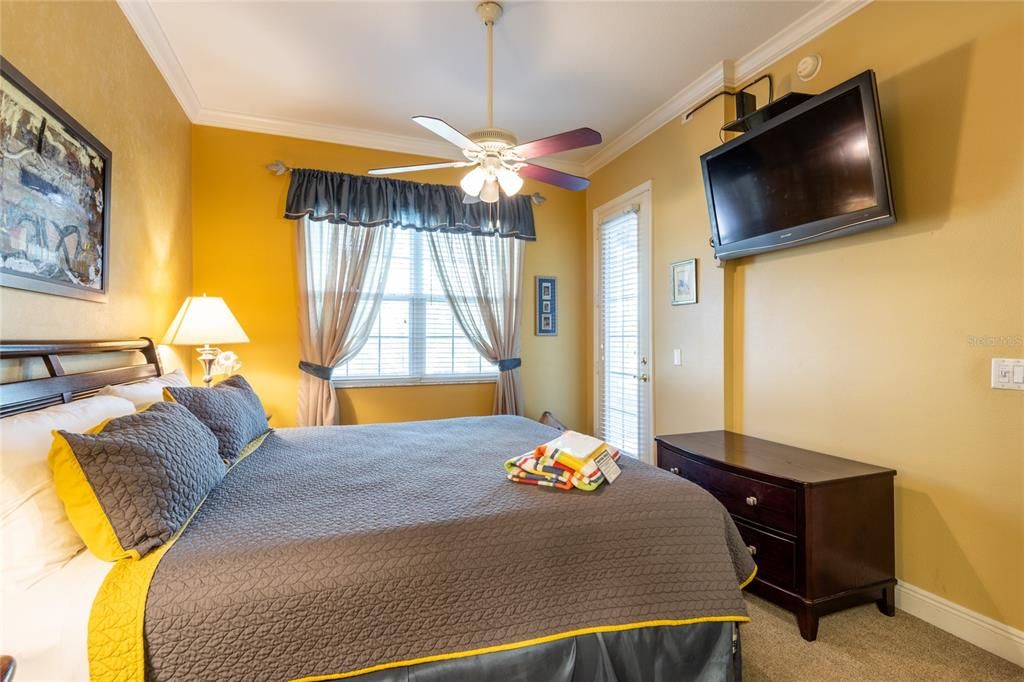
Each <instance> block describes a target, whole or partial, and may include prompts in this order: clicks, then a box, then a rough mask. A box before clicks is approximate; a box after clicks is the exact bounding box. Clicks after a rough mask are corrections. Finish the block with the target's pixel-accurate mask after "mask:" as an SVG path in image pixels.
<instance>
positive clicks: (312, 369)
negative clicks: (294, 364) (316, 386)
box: [299, 360, 334, 381]
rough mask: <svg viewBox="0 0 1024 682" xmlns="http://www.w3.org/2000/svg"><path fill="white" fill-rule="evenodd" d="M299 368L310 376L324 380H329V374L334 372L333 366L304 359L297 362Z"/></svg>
mask: <svg viewBox="0 0 1024 682" xmlns="http://www.w3.org/2000/svg"><path fill="white" fill-rule="evenodd" d="M299 369H301V370H302V371H303V372H305V373H306V374H309V375H310V376H314V377H316V378H317V379H323V380H324V381H330V380H331V374H332V373H333V372H334V368H333V367H326V366H325V365H318V364H316V363H313V362H306V361H305V360H302V361H301V362H299Z"/></svg>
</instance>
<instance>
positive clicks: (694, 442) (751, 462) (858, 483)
mask: <svg viewBox="0 0 1024 682" xmlns="http://www.w3.org/2000/svg"><path fill="white" fill-rule="evenodd" d="M656 440H657V442H658V466H659V467H661V468H662V469H667V470H668V471H671V472H672V473H674V474H677V475H679V476H682V477H683V478H685V479H687V480H689V481H692V482H694V483H696V484H697V485H699V486H701V487H702V488H704V489H705V490H707V491H708V492H710V493H711V494H712V495H714V496H715V497H716V498H717V499H718V501H719V502H721V503H722V505H723V506H724V507H725V508H726V509H727V510H729V513H730V514H731V515H732V518H733V520H734V521H735V522H736V526H737V528H739V531H740V535H742V536H743V540H744V541H745V542H746V543H747V549H748V550H749V551H750V553H751V554H752V555H753V556H754V561H755V562H756V563H757V577H756V578H755V579H754V582H753V583H751V585H750V587H749V588H748V589H749V590H750V591H751V592H753V593H754V594H757V595H759V596H761V597H763V598H765V599H767V600H768V601H771V602H773V603H775V604H778V605H779V606H781V607H783V608H784V609H787V610H789V611H792V612H793V613H795V614H796V617H797V623H798V624H799V626H800V634H801V635H803V638H804V639H806V640H808V641H814V639H815V638H816V637H817V634H818V617H819V616H823V615H825V614H827V613H832V612H834V611H840V610H842V609H845V608H849V607H851V606H856V605H858V604H863V603H866V602H871V601H874V602H875V603H876V604H877V605H878V609H879V610H880V611H881V612H882V613H884V614H886V615H887V616H892V615H895V612H896V611H895V605H894V603H893V590H894V588H895V586H896V578H895V568H894V539H893V477H894V476H895V475H896V472H895V471H893V470H892V469H883V468H881V467H876V466H872V465H870V464H863V463H861V462H855V461H853V460H849V459H842V458H840V457H833V456H831V455H825V454H822V453H820V452H812V451H810V450H802V449H800V448H794V447H791V446H789V445H782V444H780V443H773V442H771V441H767V440H761V439H760V438H751V437H749V436H743V435H740V434H738V433H732V432H730V431H706V432H703V433H684V434H678V435H674V436H659V437H658V438H657V439H656Z"/></svg>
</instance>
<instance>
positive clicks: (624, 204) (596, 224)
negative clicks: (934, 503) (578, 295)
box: [591, 180, 657, 464]
mask: <svg viewBox="0 0 1024 682" xmlns="http://www.w3.org/2000/svg"><path fill="white" fill-rule="evenodd" d="M651 193H652V182H651V181H650V180H647V181H646V182H644V183H641V184H640V185H638V186H636V187H634V188H633V189H631V190H629V191H628V192H626V193H625V194H621V195H619V196H617V197H615V198H614V199H612V200H611V201H608V202H605V203H603V204H601V205H600V206H598V207H597V208H595V209H594V215H593V233H594V234H593V245H592V246H593V274H594V278H593V282H592V283H591V284H592V295H593V307H592V313H593V325H592V332H593V333H592V334H591V336H592V337H593V340H592V343H593V350H592V352H593V358H594V366H593V369H592V375H591V381H592V382H593V384H592V385H593V387H594V390H593V415H594V421H595V423H594V430H595V431H596V430H597V424H598V422H599V420H600V419H601V414H600V410H601V371H602V367H601V310H600V301H601V238H600V229H601V217H602V216H607V215H611V214H615V213H617V212H619V211H625V210H626V209H627V208H629V206H630V205H632V204H639V206H640V212H639V214H638V215H637V223H638V225H637V230H638V232H639V239H640V256H641V258H640V261H639V263H640V268H641V273H640V284H641V286H646V289H647V305H646V306H641V309H640V320H639V328H640V329H642V330H645V331H646V336H647V348H646V351H647V355H646V357H647V361H648V368H649V369H648V370H647V374H648V376H649V377H650V380H649V381H647V382H646V383H645V384H643V385H642V389H643V390H642V391H641V394H642V395H643V398H644V399H645V400H646V401H647V407H648V410H647V419H648V423H647V436H648V437H649V441H648V443H647V457H646V461H647V462H648V463H649V464H654V463H655V461H656V459H657V455H656V454H655V450H654V376H655V375H654V334H653V331H654V324H653V322H654V315H653V303H652V301H653V299H654V290H653V288H652V277H651V275H652V268H651V261H652V260H653V257H654V254H653V249H652V243H651V236H652V234H653V226H654V216H653V215H652V210H651V207H652V202H651ZM644 252H646V256H647V258H646V261H645V260H644V259H643V256H644ZM640 350H641V352H643V351H644V349H643V348H641V349H640Z"/></svg>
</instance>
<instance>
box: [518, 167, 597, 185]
mask: <svg viewBox="0 0 1024 682" xmlns="http://www.w3.org/2000/svg"><path fill="white" fill-rule="evenodd" d="M519 174H520V175H522V176H523V177H527V178H533V179H534V180H540V181H541V182H546V183H548V184H549V185H555V186H556V187H562V188H564V189H567V190H570V191H573V192H578V191H580V190H581V189H586V188H587V187H589V186H590V180H587V179H586V178H581V177H580V176H578V175H572V174H570V173H563V172H562V171H557V170H555V169H553V168H545V167H544V166H538V165H536V164H533V163H524V164H523V165H522V167H521V168H520V169H519Z"/></svg>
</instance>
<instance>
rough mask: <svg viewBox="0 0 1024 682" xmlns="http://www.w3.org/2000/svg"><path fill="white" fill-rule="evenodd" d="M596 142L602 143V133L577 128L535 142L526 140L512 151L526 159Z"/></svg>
mask: <svg viewBox="0 0 1024 682" xmlns="http://www.w3.org/2000/svg"><path fill="white" fill-rule="evenodd" d="M595 144H601V133H599V132H597V131H596V130H594V129H593V128H577V129H576V130H569V131H566V132H564V133H558V134H557V135H551V136H550V137H542V138H541V139H539V140H534V141H533V142H524V143H523V144H521V145H519V146H518V147H513V148H512V151H514V152H515V153H516V154H518V155H519V156H521V157H522V158H524V159H535V158H537V157H538V156H547V155H548V154H556V153H558V152H565V151H569V150H570V149H579V148H580V147H589V146H591V145H595Z"/></svg>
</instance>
